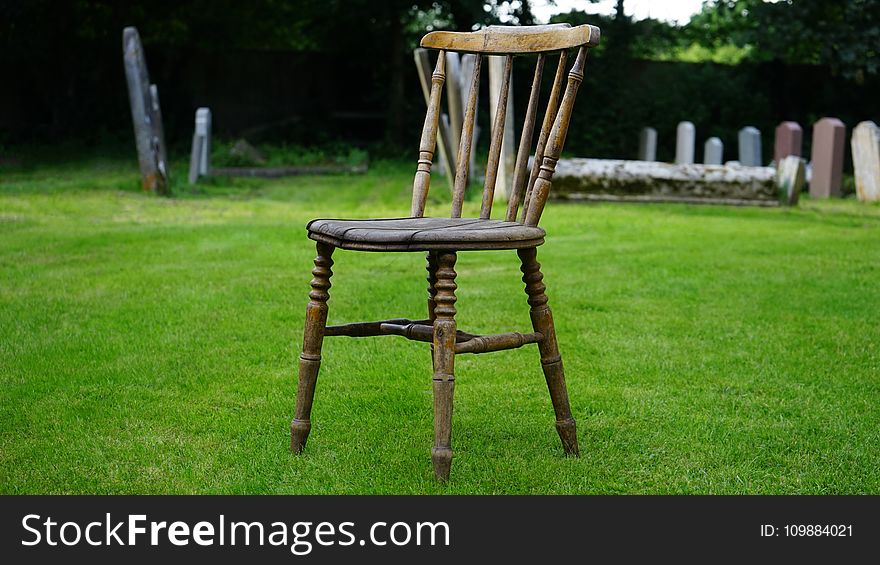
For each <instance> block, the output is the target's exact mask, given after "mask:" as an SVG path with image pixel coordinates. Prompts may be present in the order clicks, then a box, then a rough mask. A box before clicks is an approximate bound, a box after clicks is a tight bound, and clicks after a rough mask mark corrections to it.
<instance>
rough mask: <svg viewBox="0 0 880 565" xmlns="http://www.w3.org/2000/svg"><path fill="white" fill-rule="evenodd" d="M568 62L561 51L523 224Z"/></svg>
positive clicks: (548, 101) (526, 201)
mask: <svg viewBox="0 0 880 565" xmlns="http://www.w3.org/2000/svg"><path fill="white" fill-rule="evenodd" d="M567 62H568V53H566V52H565V51H560V53H559V64H558V65H557V66H556V75H555V76H554V77H553V88H552V89H551V90H550V98H549V99H548V100H547V109H546V110H545V111H544V121H543V122H542V124H541V134H540V135H539V136H538V145H537V147H535V161H534V162H533V163H532V170H531V172H530V174H529V184H528V186H527V188H526V194H525V198H523V208H522V219H521V221H522V222H525V221H526V213H527V212H528V210H529V204H530V202H531V199H532V191H533V190H534V187H535V181H536V180H537V179H538V172H540V170H541V162H542V161H543V160H544V148H545V147H546V146H547V138H548V137H549V135H550V130H551V128H552V127H553V122H554V120H556V110H557V109H558V108H559V93H560V92H562V80H563V78H565V65H566V63H567Z"/></svg>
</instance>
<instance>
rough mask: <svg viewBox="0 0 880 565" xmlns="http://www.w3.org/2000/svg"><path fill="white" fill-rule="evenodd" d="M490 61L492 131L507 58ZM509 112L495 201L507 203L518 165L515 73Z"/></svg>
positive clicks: (490, 118) (506, 118) (496, 57)
mask: <svg viewBox="0 0 880 565" xmlns="http://www.w3.org/2000/svg"><path fill="white" fill-rule="evenodd" d="M488 59H489V123H490V124H491V126H490V130H489V132H490V133H489V135H493V134H494V132H493V131H492V130H491V128H492V127H495V112H496V109H497V108H498V99H499V98H501V88H502V87H503V83H504V64H505V59H506V57H504V56H500V55H490V56H489V57H488ZM507 89H508V90H507V110H506V111H505V113H504V134H503V135H504V137H503V138H502V140H501V157H500V159H499V160H498V176H497V177H496V178H495V200H500V201H503V202H507V195H508V194H509V193H510V186H511V183H512V182H513V168H514V166H515V165H516V163H515V161H516V152H515V151H514V145H515V144H516V139H514V131H513V73H512V72H511V76H510V82H509V83H508V85H507Z"/></svg>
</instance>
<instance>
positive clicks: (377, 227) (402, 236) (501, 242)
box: [307, 218, 544, 251]
mask: <svg viewBox="0 0 880 565" xmlns="http://www.w3.org/2000/svg"><path fill="white" fill-rule="evenodd" d="M307 227H308V230H309V237H310V238H312V239H314V240H316V241H323V242H325V243H329V244H331V245H333V246H334V247H340V248H342V249H355V250H362V251H427V250H434V249H437V250H443V249H457V250H460V251H465V250H469V251H473V250H480V249H518V248H520V247H535V246H536V245H540V244H541V242H543V240H544V230H543V229H541V228H539V227H537V226H524V225H522V224H519V223H516V222H505V221H503V220H481V219H477V218H393V219H378V220H313V221H312V222H310V223H309V225H308V226H307ZM535 242H538V243H535Z"/></svg>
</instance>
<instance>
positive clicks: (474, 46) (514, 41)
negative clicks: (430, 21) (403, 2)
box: [421, 24, 599, 55]
mask: <svg viewBox="0 0 880 565" xmlns="http://www.w3.org/2000/svg"><path fill="white" fill-rule="evenodd" d="M598 44H599V28H597V27H596V26H592V25H589V24H583V25H579V26H576V27H571V25H569V24H550V25H539V26H488V27H485V28H483V29H480V30H478V31H471V32H460V31H433V32H431V33H429V34H427V35H425V36H424V37H423V38H422V42H421V46H422V47H425V48H428V49H443V50H447V51H459V52H463V53H481V54H488V55H516V54H523V53H541V52H549V51H560V50H563V49H570V48H572V47H580V46H583V45H587V46H589V47H593V46H595V45H598Z"/></svg>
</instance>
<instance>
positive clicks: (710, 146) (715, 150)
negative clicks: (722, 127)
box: [703, 137, 724, 165]
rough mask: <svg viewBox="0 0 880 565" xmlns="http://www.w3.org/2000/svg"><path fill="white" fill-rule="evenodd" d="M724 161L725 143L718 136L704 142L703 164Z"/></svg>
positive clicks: (715, 163) (718, 163) (714, 163)
mask: <svg viewBox="0 0 880 565" xmlns="http://www.w3.org/2000/svg"><path fill="white" fill-rule="evenodd" d="M723 162H724V144H723V143H722V142H721V140H720V139H718V138H717V137H710V138H709V139H707V140H706V143H705V144H703V164H704V165H720V164H721V163H723Z"/></svg>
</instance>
